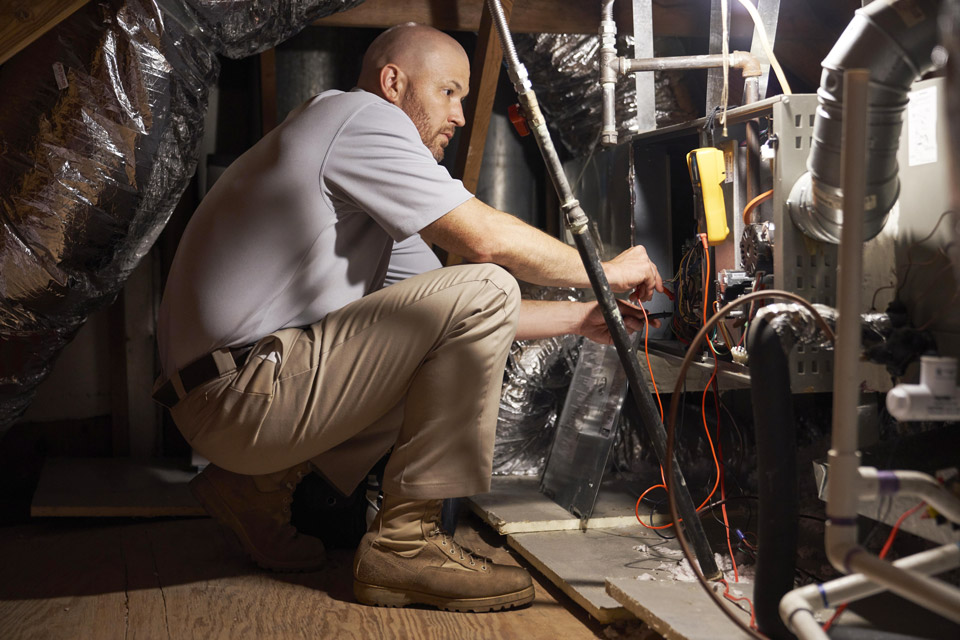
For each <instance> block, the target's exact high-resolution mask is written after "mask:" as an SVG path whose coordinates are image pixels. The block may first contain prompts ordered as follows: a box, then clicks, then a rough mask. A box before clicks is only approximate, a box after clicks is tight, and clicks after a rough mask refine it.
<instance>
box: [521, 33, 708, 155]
mask: <svg viewBox="0 0 960 640" xmlns="http://www.w3.org/2000/svg"><path fill="white" fill-rule="evenodd" d="M514 42H515V44H516V48H517V55H518V56H519V58H520V61H521V62H522V63H523V64H524V66H526V68H527V71H528V72H529V74H530V80H531V82H532V83H533V88H534V90H535V91H536V93H537V97H538V99H539V101H540V108H541V109H543V112H544V115H545V116H546V118H547V122H548V123H549V126H550V128H551V130H552V131H553V133H554V134H555V135H556V136H557V137H558V138H559V139H560V141H561V142H562V143H563V145H564V147H566V149H567V150H568V151H569V152H570V153H572V154H573V155H575V156H585V155H587V154H589V153H590V152H591V151H592V150H593V149H594V147H595V146H597V144H598V143H599V141H600V129H601V124H602V122H603V117H602V116H603V92H602V89H601V87H600V82H599V78H600V76H599V71H598V70H597V60H598V52H599V50H600V37H599V36H595V35H578V34H554V33H542V34H516V35H515V36H514ZM617 44H618V49H626V50H628V51H630V52H631V54H632V50H633V36H619V37H618V39H617ZM654 45H655V48H656V49H657V55H675V54H676V53H677V52H676V51H673V49H675V46H676V43H675V42H674V41H672V40H669V39H662V38H657V39H655V42H654ZM655 85H656V89H655V90H656V102H657V109H656V118H657V126H661V127H662V126H666V125H669V124H673V123H674V122H682V121H686V120H690V119H693V118H696V117H697V116H698V115H700V114H698V113H697V112H696V110H695V108H694V107H693V106H692V102H691V100H690V99H689V95H688V94H687V92H686V88H685V86H684V85H683V83H682V74H681V73H679V72H672V71H667V72H656V74H655ZM616 114H617V136H618V138H619V139H620V140H628V139H629V138H630V137H631V136H632V135H633V134H635V133H637V90H636V82H635V81H634V78H633V76H632V75H629V76H621V77H619V78H618V79H617V87H616Z"/></svg>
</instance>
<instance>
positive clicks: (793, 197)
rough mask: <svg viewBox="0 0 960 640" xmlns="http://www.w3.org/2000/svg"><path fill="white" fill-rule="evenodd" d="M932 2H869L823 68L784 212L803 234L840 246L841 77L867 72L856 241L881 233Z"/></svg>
mask: <svg viewBox="0 0 960 640" xmlns="http://www.w3.org/2000/svg"><path fill="white" fill-rule="evenodd" d="M939 4H940V3H939V0H875V1H874V2H873V3H871V4H869V5H867V6H866V7H864V8H863V9H858V10H857V12H856V14H855V15H854V17H853V20H851V22H850V24H849V25H848V26H847V28H846V30H844V32H843V33H842V34H841V36H840V39H839V40H837V44H836V45H834V47H833V49H832V50H831V51H830V53H829V54H828V55H827V57H826V58H825V59H824V61H823V75H822V76H821V81H820V89H819V90H818V91H817V95H818V96H819V107H818V108H817V115H816V120H815V122H814V126H813V143H812V145H811V150H810V157H809V158H808V160H807V169H808V172H807V173H805V174H804V175H803V176H801V177H800V179H799V180H798V181H797V182H796V184H794V186H793V190H792V191H791V193H790V198H789V199H788V202H787V205H788V207H789V211H790V217H791V218H792V220H793V222H794V224H796V225H797V227H799V228H800V229H801V230H802V231H803V232H804V233H805V234H807V235H808V236H810V237H812V238H815V239H817V240H821V241H823V242H829V243H832V244H838V243H839V242H840V229H841V226H842V223H843V213H842V208H843V187H842V182H841V164H840V149H841V131H842V127H843V118H842V115H841V114H842V110H843V72H844V71H846V70H847V69H868V70H869V71H870V95H869V101H870V107H869V109H868V111H867V113H866V117H867V119H868V140H869V143H868V145H869V147H868V158H867V191H866V198H865V202H864V209H865V216H864V226H865V229H864V239H865V240H869V239H870V238H873V237H874V236H876V235H877V234H878V233H880V230H881V229H883V226H884V224H885V223H886V221H887V216H888V214H889V212H890V209H891V208H892V207H893V204H894V203H895V202H896V201H897V197H898V196H899V194H900V179H899V177H898V167H897V147H898V146H899V143H900V130H901V127H902V119H903V118H902V116H903V111H904V109H906V106H907V102H908V101H909V98H908V95H907V94H908V92H909V91H910V86H911V85H912V84H913V82H914V81H915V80H917V79H918V78H919V77H920V76H921V75H922V74H923V73H925V72H926V71H929V70H930V69H931V68H932V67H933V63H932V62H931V53H932V51H933V48H934V46H936V44H937V12H938V8H939Z"/></svg>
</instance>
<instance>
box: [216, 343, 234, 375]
mask: <svg viewBox="0 0 960 640" xmlns="http://www.w3.org/2000/svg"><path fill="white" fill-rule="evenodd" d="M210 355H211V356H212V357H213V362H214V364H216V365H217V370H218V371H219V372H220V375H223V374H225V373H229V372H231V371H235V370H236V369H237V363H236V362H235V361H234V359H233V355H232V354H231V353H230V350H229V349H217V350H216V351H214V352H213V353H211V354H210Z"/></svg>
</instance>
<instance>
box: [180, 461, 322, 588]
mask: <svg viewBox="0 0 960 640" xmlns="http://www.w3.org/2000/svg"><path fill="white" fill-rule="evenodd" d="M309 471H310V467H309V463H306V462H305V463H303V464H301V465H298V466H296V467H292V468H290V469H287V470H285V471H281V472H278V473H274V474H269V475H265V476H244V475H240V474H237V473H231V472H229V471H225V470H224V469H221V468H220V467H217V466H215V465H213V464H210V465H207V467H206V468H205V469H204V470H203V472H202V473H200V475H198V476H197V477H195V478H194V479H193V480H191V481H190V491H191V492H192V493H193V496H194V497H195V498H196V499H197V502H199V503H200V505H201V506H202V507H203V508H204V510H205V511H206V512H207V513H208V514H210V515H211V516H213V517H214V518H216V520H217V522H219V523H220V524H222V525H224V526H226V527H228V528H229V529H231V530H232V531H233V532H234V533H235V534H237V538H239V539H240V544H241V545H243V548H244V550H246V552H247V553H248V554H250V557H251V558H253V561H254V562H256V563H257V564H258V565H260V566H261V567H263V568H264V569H272V570H274V571H313V570H316V569H319V568H320V567H322V566H323V564H324V562H325V560H326V554H325V552H324V548H323V543H322V542H321V541H320V540H319V539H318V538H314V537H312V536H307V535H302V534H300V533H299V532H298V531H297V530H296V529H295V528H294V527H293V525H291V524H290V503H291V502H292V501H293V491H294V489H296V487H297V483H299V482H300V480H301V478H303V476H305V475H306V474H307V473H309Z"/></svg>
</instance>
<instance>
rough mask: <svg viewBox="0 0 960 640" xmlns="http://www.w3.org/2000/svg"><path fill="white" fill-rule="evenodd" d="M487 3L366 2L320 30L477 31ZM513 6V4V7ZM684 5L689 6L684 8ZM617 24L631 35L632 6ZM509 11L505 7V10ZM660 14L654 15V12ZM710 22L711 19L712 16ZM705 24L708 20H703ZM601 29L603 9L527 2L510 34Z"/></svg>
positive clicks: (626, 5) (564, 0) (578, 0)
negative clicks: (411, 25) (414, 26)
mask: <svg viewBox="0 0 960 640" xmlns="http://www.w3.org/2000/svg"><path fill="white" fill-rule="evenodd" d="M680 2H681V8H680V10H675V9H673V6H674V5H676V3H675V2H674V3H672V5H671V8H668V9H667V12H668V13H669V15H667V14H664V17H665V19H666V20H669V21H673V20H674V18H673V17H672V16H673V15H681V14H682V15H683V17H684V21H685V22H689V20H690V18H691V17H695V16H697V14H698V13H702V9H701V8H700V7H698V6H696V5H695V0H680ZM485 4H486V3H485V2H484V0H445V1H442V2H438V1H437V0H406V1H405V2H395V1H394V0H366V2H364V3H363V4H361V5H359V6H357V7H354V8H353V9H350V10H348V11H342V12H340V13H336V14H334V15H332V16H327V17H326V18H321V19H320V20H318V21H317V22H316V24H321V25H326V26H335V27H373V28H380V29H382V28H386V27H390V26H393V25H395V24H400V23H401V22H411V21H412V22H419V23H421V24H427V25H430V26H432V27H436V28H437V29H442V30H444V31H479V29H480V16H481V15H482V13H483V11H484V5H485ZM511 4H512V3H511ZM684 5H686V6H684ZM614 8H615V11H616V15H617V22H618V23H620V25H621V28H622V29H623V30H624V31H623V32H624V33H632V32H633V31H632V29H633V27H632V19H633V18H632V16H631V13H632V5H631V3H630V2H627V1H626V0H621V2H618V3H617V4H616V5H615V7H614ZM504 9H506V7H504ZM654 12H655V14H656V9H655V10H654ZM708 17H709V16H708ZM701 22H703V23H704V24H707V21H706V20H701ZM599 29H600V3H599V2H583V1H582V0H524V1H523V2H519V3H517V6H516V8H515V9H514V11H513V15H512V17H511V19H510V30H511V31H513V32H515V33H591V34H596V33H597V31H598V30H599Z"/></svg>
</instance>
